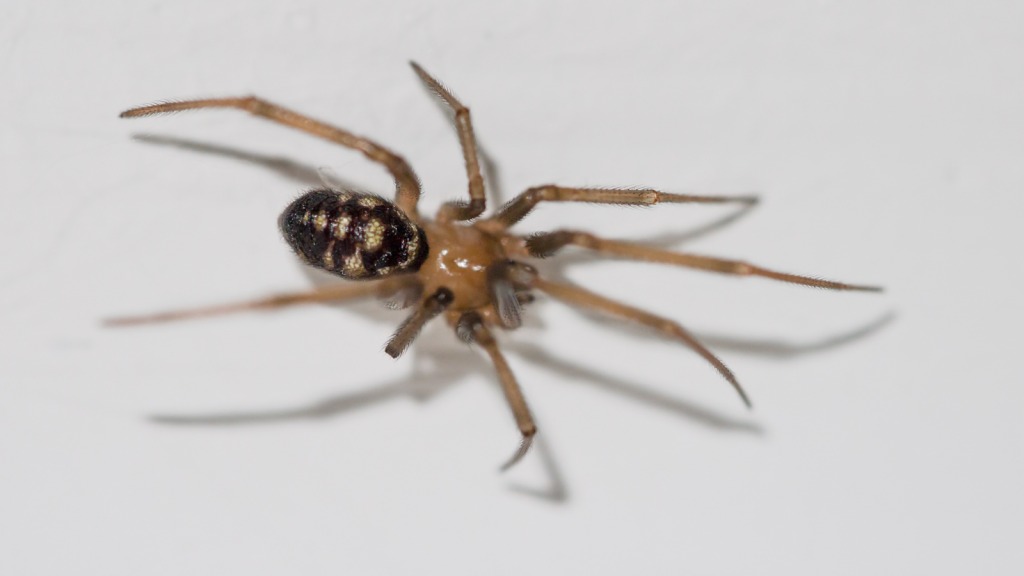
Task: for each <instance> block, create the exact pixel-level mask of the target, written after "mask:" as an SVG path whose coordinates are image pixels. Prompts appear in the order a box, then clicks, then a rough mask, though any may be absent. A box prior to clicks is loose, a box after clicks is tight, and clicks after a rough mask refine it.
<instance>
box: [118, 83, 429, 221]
mask: <svg viewBox="0 0 1024 576" xmlns="http://www.w3.org/2000/svg"><path fill="white" fill-rule="evenodd" d="M197 108H237V109H239V110H245V111H246V112H249V113H250V114H253V115H255V116H260V117H263V118H266V119H268V120H272V121H274V122H277V123H279V124H284V125H285V126H290V127H292V128H295V129H296V130H301V131H303V132H306V133H308V134H312V135H313V136H319V137H320V138H324V139H326V140H330V141H331V142H335V143H337V144H341V145H342V146H345V147H347V148H351V149H353V150H358V151H359V152H362V153H363V154H364V155H366V157H367V158H369V159H370V160H373V161H374V162H376V163H378V164H380V165H382V166H384V168H386V169H387V171H388V172H390V173H391V175H392V176H393V177H394V178H395V184H396V186H397V192H396V195H395V204H396V205H397V206H398V207H399V208H401V209H402V210H403V211H405V213H406V214H408V215H410V216H411V217H416V215H417V214H416V203H417V201H418V200H419V197H420V184H419V181H418V180H417V179H416V174H415V173H414V172H413V171H412V168H410V167H409V164H407V163H406V161H405V160H404V159H403V158H402V157H401V156H399V155H398V154H395V153H394V152H391V151H390V150H388V149H387V148H384V147H383V146H381V145H379V144H377V143H375V142H373V141H371V140H368V139H366V138H362V137H360V136H356V135H354V134H352V133H351V132H347V131H345V130H342V129H341V128H336V127H334V126H331V125H329V124H325V123H323V122H320V121H318V120H314V119H312V118H309V117H308V116H303V115H302V114H299V113H297V112H292V111H291V110H288V109H287V108H283V107H281V106H278V105H277V104H271V103H270V102H267V101H266V100H261V99H260V98H256V97H255V96H245V97H241V98H215V99H208V100H187V101H184V102H165V103H163V104H153V105H151V106H142V107H139V108H132V109H131V110H126V111H124V112H122V113H121V118H134V117H136V116H149V115H151V114H163V113H166V112H178V111H181V110H194V109H197Z"/></svg>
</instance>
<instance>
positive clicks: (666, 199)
mask: <svg viewBox="0 0 1024 576" xmlns="http://www.w3.org/2000/svg"><path fill="white" fill-rule="evenodd" d="M541 202H593V203H595V204H622V205H627V206H651V205H654V204H661V203H699V204H725V203H734V202H735V203H740V204H746V205H748V206H749V205H753V204H757V196H693V195H690V194H669V193H667V192H658V191H657V190H636V189H628V188H568V187H565V186H555V185H553V184H546V185H544V186H535V187H533V188H530V189H528V190H527V191H525V192H523V193H522V194H520V195H519V196H516V197H515V198H513V199H512V200H511V201H509V202H508V203H507V204H505V205H504V206H502V208H501V210H499V211H498V213H497V214H495V215H494V216H491V217H490V218H488V219H487V220H485V221H484V222H481V224H483V225H485V226H486V227H487V229H488V230H489V231H492V232H500V231H502V230H505V229H507V228H509V227H510V226H512V225H513V224H515V223H516V222H519V221H520V220H522V219H523V218H524V217H525V216H526V215H527V214H529V213H530V211H531V210H533V209H534V207H535V206H537V204H539V203H541Z"/></svg>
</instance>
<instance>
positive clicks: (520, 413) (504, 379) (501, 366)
mask: <svg viewBox="0 0 1024 576" xmlns="http://www.w3.org/2000/svg"><path fill="white" fill-rule="evenodd" d="M456 330H457V332H458V334H459V336H460V337H461V338H463V339H465V340H467V341H470V342H476V343H477V344H479V345H480V346H481V347H482V348H483V349H484V351H486V352H487V355H488V356H490V357H491V362H492V363H493V364H494V369H495V371H497V373H498V380H499V381H500V382H501V389H502V391H503V392H504V393H505V400H506V401H508V405H509V407H510V408H512V415H513V416H514V417H515V419H516V426H518V427H519V433H520V434H522V435H523V441H522V443H521V444H520V445H519V448H518V449H517V450H516V453H515V454H513V455H512V458H510V459H509V460H508V462H505V464H503V465H502V466H501V470H502V471H505V470H508V469H509V468H511V467H512V466H513V465H514V464H515V463H516V462H519V461H520V460H521V459H522V458H523V456H525V455H526V452H527V451H529V450H530V445H531V444H532V443H533V437H534V435H535V434H536V433H537V425H536V424H534V422H533V416H532V415H531V414H530V408H529V407H528V406H527V405H526V399H525V398H523V391H522V390H520V389H519V384H517V383H516V377H515V375H514V374H512V369H511V368H509V366H508V362H506V361H505V356H504V355H502V353H501V350H500V349H499V348H498V343H497V342H495V340H494V336H493V335H492V334H491V331H490V329H488V328H487V326H486V325H485V324H484V322H483V319H482V318H481V317H480V314H478V313H476V312H467V313H465V314H463V315H462V317H461V318H459V321H458V326H457V328H456Z"/></svg>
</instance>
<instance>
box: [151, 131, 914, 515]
mask: <svg viewBox="0 0 1024 576" xmlns="http://www.w3.org/2000/svg"><path fill="white" fill-rule="evenodd" d="M135 139H136V140H137V141H140V142H143V143H147V144H154V145H161V146H170V147H174V148H179V149H183V150H187V151H192V152H197V153H202V154H212V155H215V156H220V157H224V158H229V159H234V160H239V161H243V162H246V163H250V164H255V165H257V166H260V167H262V168H265V169H267V170H270V171H272V172H274V173H276V174H278V175H279V176H282V177H284V178H285V179H288V180H291V181H295V182H298V183H301V184H304V185H309V186H321V185H322V179H321V176H320V173H319V172H318V170H317V168H315V167H313V166H310V165H308V164H304V163H301V162H297V161H294V160H291V159H289V158H286V157H282V156H272V155H264V154H258V153H254V152H249V151H245V150H242V149H238V148H234V147H229V146H223V145H217V144H209V143H204V142H199V141H194V140H187V139H181V138H176V137H170V136H159V135H148V134H146V135H143V134H140V135H136V136H135ZM478 151H479V154H480V160H481V164H482V165H483V172H484V177H485V178H486V179H487V183H488V184H489V186H488V190H489V191H490V193H491V194H492V195H493V196H492V198H491V200H492V202H493V204H492V205H499V204H500V199H501V198H502V197H503V194H502V192H501V188H500V180H501V179H500V177H499V175H500V167H499V166H498V164H497V163H496V162H494V161H493V160H492V159H491V157H490V156H489V155H488V154H487V153H486V152H485V151H484V150H483V149H482V148H481V147H479V146H478ZM332 180H339V181H340V182H339V185H343V186H344V187H345V188H347V189H351V190H359V189H360V188H359V187H358V186H356V185H354V184H351V183H349V182H346V181H344V180H341V179H338V178H336V177H333V176H332ZM752 208H753V207H752V206H743V207H741V208H739V209H737V210H735V211H733V212H731V213H729V214H727V215H726V216H724V217H721V218H718V219H716V220H713V221H711V222H710V223H708V224H705V225H702V226H698V227H695V228H691V229H689V230H683V231H679V232H672V233H668V234H662V235H659V236H653V237H650V238H648V239H647V240H646V242H647V243H650V244H654V245H658V246H665V247H667V246H671V245H674V244H678V243H681V242H686V241H690V240H693V239H696V238H698V237H701V236H704V235H707V234H710V233H713V232H716V231H718V230H720V229H722V228H724V227H726V226H728V225H730V224H732V223H733V222H735V221H736V220H738V219H740V218H742V217H743V216H745V215H746V214H747V213H749V211H750V210H751V209H752ZM593 260H597V258H596V257H594V256H592V255H590V254H586V253H584V252H578V253H570V254H568V255H566V256H563V257H560V258H559V259H558V260H557V261H555V262H553V261H545V262H542V263H541V265H542V268H543V269H545V270H546V271H547V274H548V276H549V277H554V278H560V279H563V280H564V278H565V274H564V269H565V268H566V267H567V266H570V265H573V264H577V263H582V262H587V261H593ZM301 269H302V270H303V271H304V273H305V274H306V275H307V277H308V278H309V279H310V281H311V283H313V284H314V285H323V284H328V283H336V282H339V280H337V279H336V278H334V277H333V276H330V275H328V274H326V273H323V272H320V271H317V270H314V269H311V268H309V267H307V266H302V267H301ZM342 305H344V306H345V308H346V309H347V310H350V311H353V312H356V313H358V314H360V315H362V316H365V317H368V318H370V319H372V320H375V321H379V322H388V323H396V318H397V316H396V313H395V312H394V311H390V310H386V309H384V308H382V307H380V306H377V305H374V304H373V303H369V302H357V303H347V304H338V305H336V306H342ZM398 314H401V313H398ZM894 317H895V315H894V314H892V313H890V314H888V315H886V316H884V317H882V318H880V319H878V320H876V321H874V322H873V323H871V324H869V325H866V326H864V327H861V328H859V329H857V330H854V331H852V332H848V333H844V334H839V335H835V336H830V337H826V338H824V339H821V340H819V341H815V342H811V343H807V344H793V343H787V342H780V341H772V340H752V339H743V338H734V337H730V336H726V335H705V336H704V337H703V339H704V340H705V341H706V342H708V344H710V345H712V346H714V347H717V348H721V349H732V350H734V351H736V352H738V353H747V354H755V355H766V356H773V357H778V358H790V357H793V356H797V355H800V354H805V353H811V352H818V351H822V350H827V349H830V348H834V347H837V346H841V345H844V344H847V343H850V342H853V341H855V340H858V339H861V338H864V337H866V336H868V335H869V334H871V333H873V332H875V331H877V330H879V329H881V328H882V327H884V326H885V325H886V324H888V323H889V322H890V321H891V320H892V319H893V318H894ZM595 319H596V320H597V321H599V322H602V323H607V324H613V323H615V324H617V325H618V327H620V328H621V327H622V326H621V323H616V322H615V321H614V320H612V319H609V318H605V317H600V316H595ZM636 331H637V333H638V334H643V335H644V336H646V337H654V335H652V334H650V333H649V332H646V331H640V330H636ZM431 340H433V339H429V338H421V339H420V341H419V342H418V343H417V346H415V347H414V348H413V350H412V352H411V353H412V356H413V362H412V363H413V369H412V372H411V373H410V374H409V375H408V376H405V377H402V378H399V379H396V380H394V381H391V382H386V383H384V384H380V385H377V386H373V387H371V388H367V389H364V390H361V391H357V392H352V393H345V394H338V395H332V396H328V397H326V398H322V399H320V400H317V401H314V402H312V403H310V404H307V405H302V406H297V407H294V408H286V409H280V410H267V411H255V412H224V413H212V414H198V415H182V414H156V415H153V416H151V417H150V420H151V421H152V422H154V423H158V424H164V425H178V426H236V425H260V424H272V423H283V422H292V421H299V420H326V419H330V418H334V417H337V416H340V415H343V414H345V413H347V412H350V411H353V410H358V409H362V408H366V407H370V406H373V405H376V404H379V403H382V402H385V401H389V400H393V399H398V398H410V399H413V400H415V401H419V402H425V401H428V400H430V399H432V398H434V397H436V396H437V395H439V394H441V393H442V392H444V391H445V390H447V389H449V388H451V387H452V386H454V385H455V383H457V382H458V381H459V380H461V379H463V378H464V377H466V376H468V375H470V374H477V373H485V374H490V373H491V372H492V371H493V368H492V366H491V365H490V364H489V363H487V362H485V361H484V360H483V359H482V358H481V357H480V356H478V355H477V354H475V353H474V352H472V351H471V350H470V349H468V348H466V347H462V348H458V349H452V347H450V346H449V347H448V348H444V347H442V348H436V347H428V346H427V345H426V344H427V342H430V341H431ZM508 349H509V350H510V351H511V352H513V353H516V354H518V355H519V356H521V357H522V358H523V359H525V360H527V361H529V362H532V363H534V364H536V365H538V366H541V367H543V368H546V369H547V370H550V371H552V372H554V373H556V374H560V375H562V376H564V377H568V378H571V379H575V380H579V381H584V382H588V383H590V384H592V385H595V386H597V387H599V388H601V389H603V390H605V391H608V392H613V393H617V394H620V395H623V396H625V397H627V398H630V399H632V400H634V401H639V402H641V403H644V404H647V405H649V406H653V407H656V408H659V409H662V410H665V411H668V412H670V413H673V414H675V415H677V416H680V417H683V418H685V419H687V420H690V421H693V422H696V423H698V424H701V425H705V426H709V427H712V428H715V429H718V430H722V431H735V432H743V433H749V434H756V435H760V434H763V430H762V428H761V427H760V426H759V425H757V424H756V423H751V422H748V421H743V420H737V419H732V418H729V417H725V416H722V415H720V414H718V413H716V412H714V411H712V410H709V409H706V408H704V407H702V406H699V405H697V404H694V403H691V402H687V401H684V400H680V399H677V398H674V397H670V396H666V395H663V394H660V393H658V392H654V391H650V390H647V389H644V388H643V387H640V386H637V385H636V384H634V383H631V382H627V381H624V380H620V379H617V378H615V377H612V376H609V375H607V374H602V373H600V372H598V371H595V370H592V369H589V368H586V367H583V366H580V365H577V364H574V363H572V362H569V361H566V360H563V359H560V358H558V357H555V356H553V355H551V354H550V353H548V352H547V351H545V350H543V349H542V348H540V347H538V346H535V345H530V344H523V343H509V344H508ZM535 448H536V450H535V452H536V454H537V455H538V457H539V458H540V461H541V465H542V466H543V468H544V470H545V473H546V475H547V478H548V485H547V487H545V488H530V487H525V486H521V485H512V486H510V488H511V489H512V490H514V491H517V492H520V493H522V494H526V495H531V496H535V497H539V498H543V499H546V500H549V501H551V502H555V503H561V502H565V501H567V500H568V489H567V484H566V481H565V479H564V476H563V474H562V472H561V469H560V466H559V465H558V461H557V458H556V456H555V454H554V452H553V450H552V449H551V448H550V446H549V445H548V443H546V442H544V441H543V438H541V437H539V438H538V441H537V442H536V446H535Z"/></svg>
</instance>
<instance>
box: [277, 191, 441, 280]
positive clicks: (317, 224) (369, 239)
mask: <svg viewBox="0 0 1024 576" xmlns="http://www.w3.org/2000/svg"><path fill="white" fill-rule="evenodd" d="M278 224H279V226H280V228H281V233H282V234H284V238H285V240H287V241H288V244H289V245H290V246H291V247H292V248H293V249H294V250H295V252H296V253H297V254H298V255H299V256H300V257H302V259H303V260H305V261H306V262H307V263H308V264H310V265H312V266H315V267H317V268H321V269H323V270H326V271H328V272H330V273H332V274H337V275H339V276H342V277H344V278H348V279H350V280H370V279H376V278H383V277H384V276H387V275H390V274H401V273H403V272H416V271H417V270H419V269H420V266H421V265H423V261H424V260H426V258H427V254H428V252H429V248H428V246H427V236H426V234H425V233H424V232H423V230H422V229H421V228H420V227H419V226H417V225H416V224H415V223H414V222H413V221H412V220H410V219H409V217H408V216H406V215H405V213H404V212H402V211H401V210H399V209H398V207H396V206H395V205H394V204H392V203H390V202H388V201H387V200H384V199H383V198H380V197H378V196H373V195H370V194H358V193H355V192H339V191H337V190H328V189H319V190H310V191H309V192H306V193H305V194H303V195H302V196H300V197H299V198H298V199H296V200H295V201H294V202H292V203H291V204H290V205H289V206H288V208H286V209H285V211H284V212H283V213H282V214H281V217H280V218H279V219H278Z"/></svg>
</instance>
